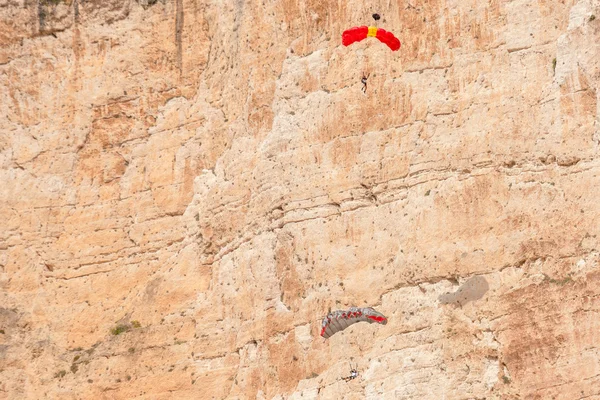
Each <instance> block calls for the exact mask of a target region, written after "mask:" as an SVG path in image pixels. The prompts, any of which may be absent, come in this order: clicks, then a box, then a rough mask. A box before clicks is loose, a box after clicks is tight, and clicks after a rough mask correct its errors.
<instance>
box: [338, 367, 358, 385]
mask: <svg viewBox="0 0 600 400" xmlns="http://www.w3.org/2000/svg"><path fill="white" fill-rule="evenodd" d="M356 368H357V367H356V366H355V367H354V368H352V364H350V375H349V376H344V377H342V379H343V380H344V381H346V382H349V381H351V380H353V379H356V378H358V370H357V369H356Z"/></svg>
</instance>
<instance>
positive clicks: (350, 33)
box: [342, 26, 400, 51]
mask: <svg viewBox="0 0 600 400" xmlns="http://www.w3.org/2000/svg"><path fill="white" fill-rule="evenodd" d="M368 37H376V38H377V39H379V41H380V42H381V43H384V44H386V45H387V46H388V47H389V48H390V49H392V51H396V50H398V49H400V40H398V38H397V37H396V36H394V34H393V33H392V32H388V31H386V30H385V29H381V28H377V27H374V26H355V27H354V28H350V29H348V30H346V31H344V33H343V34H342V44H343V45H344V46H350V45H351V44H352V43H355V42H360V41H361V40H363V39H366V38H368Z"/></svg>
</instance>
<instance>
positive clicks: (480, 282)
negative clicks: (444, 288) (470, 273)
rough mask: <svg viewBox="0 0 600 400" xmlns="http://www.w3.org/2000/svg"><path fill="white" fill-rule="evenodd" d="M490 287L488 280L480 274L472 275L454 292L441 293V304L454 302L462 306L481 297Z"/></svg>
mask: <svg viewBox="0 0 600 400" xmlns="http://www.w3.org/2000/svg"><path fill="white" fill-rule="evenodd" d="M489 289H490V286H489V285H488V282H487V281H486V280H485V278H484V277H482V276H474V277H472V278H470V279H468V280H467V281H466V282H465V283H463V284H462V285H460V287H459V288H458V290H457V291H456V292H454V293H446V294H442V295H441V296H440V297H439V300H440V303H442V304H454V305H458V306H461V307H462V306H464V305H465V304H467V303H468V302H470V301H475V300H479V299H481V298H482V297H483V296H484V295H485V293H486V292H487V291H488V290H489Z"/></svg>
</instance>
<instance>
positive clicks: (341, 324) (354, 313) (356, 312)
mask: <svg viewBox="0 0 600 400" xmlns="http://www.w3.org/2000/svg"><path fill="white" fill-rule="evenodd" d="M357 322H368V323H370V324H372V323H373V322H377V323H378V324H382V325H385V324H387V318H386V317H385V315H383V314H381V313H380V312H377V311H375V310H374V309H372V308H371V307H365V308H358V307H350V308H349V309H348V310H336V311H332V312H330V313H329V314H327V316H326V317H325V318H323V324H322V329H321V336H323V337H324V338H325V339H328V338H329V337H330V336H332V335H334V334H336V333H337V332H340V331H343V330H344V329H346V328H347V327H349V326H350V325H353V324H355V323H357Z"/></svg>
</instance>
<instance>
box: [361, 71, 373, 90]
mask: <svg viewBox="0 0 600 400" xmlns="http://www.w3.org/2000/svg"><path fill="white" fill-rule="evenodd" d="M370 75H371V74H366V75H365V74H363V76H362V78H361V80H360V81H361V83H362V84H363V88H362V91H363V93H365V94H366V93H367V79H369V76H370Z"/></svg>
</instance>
